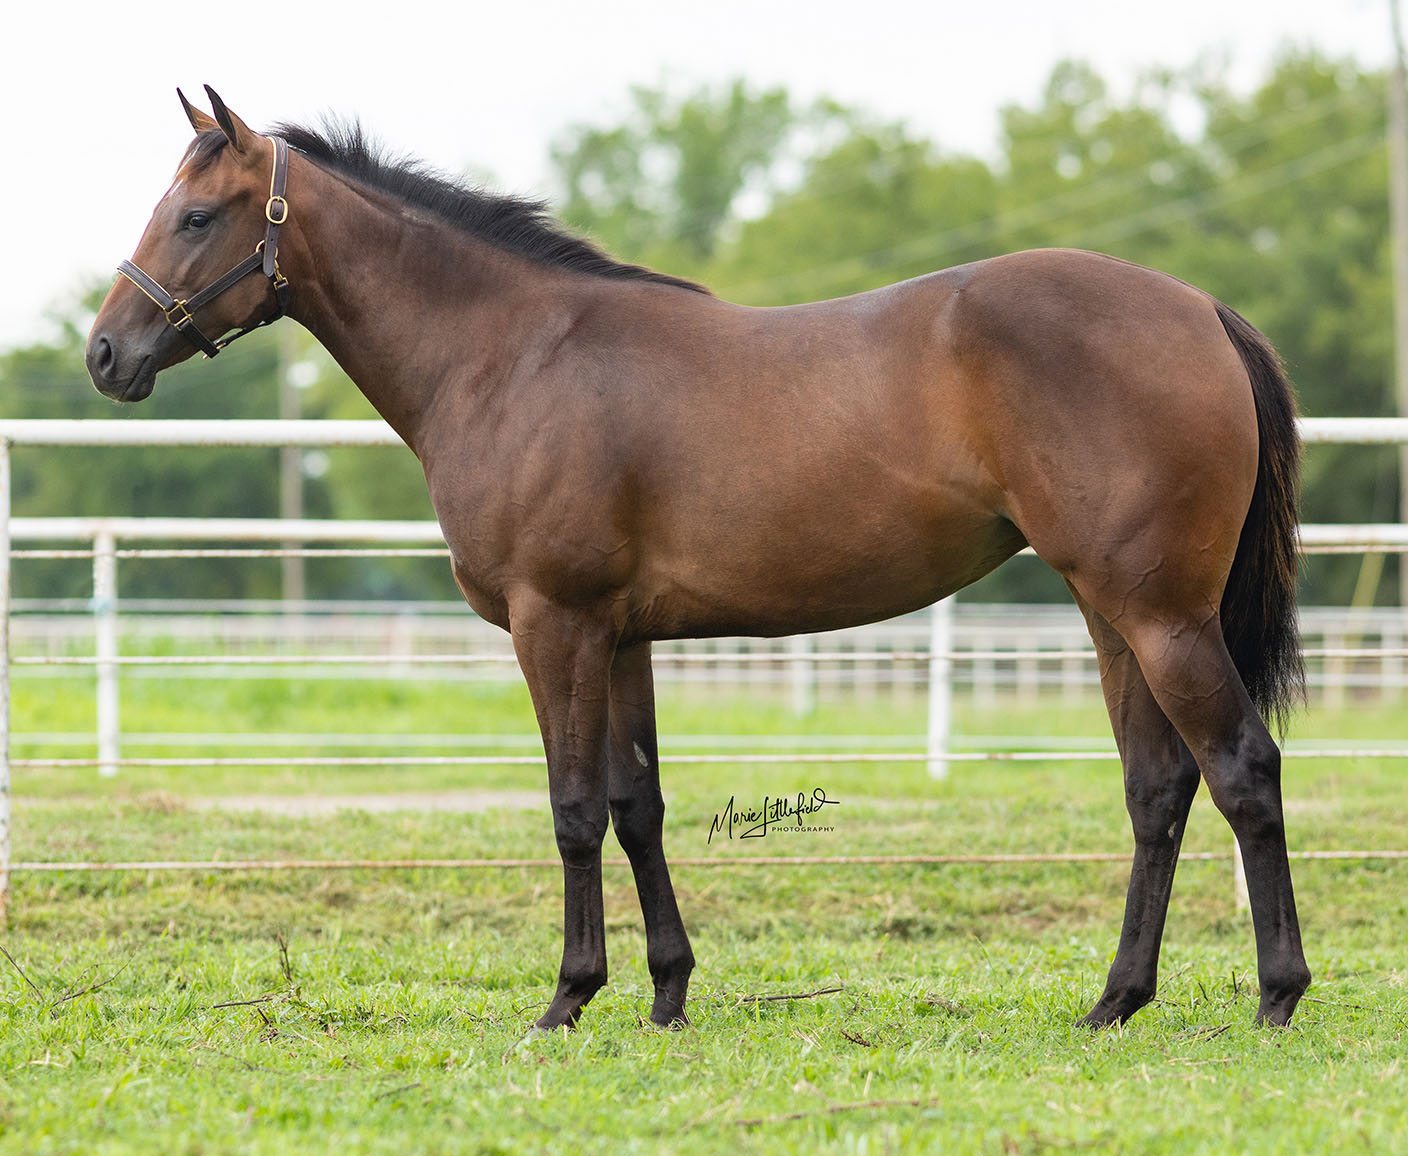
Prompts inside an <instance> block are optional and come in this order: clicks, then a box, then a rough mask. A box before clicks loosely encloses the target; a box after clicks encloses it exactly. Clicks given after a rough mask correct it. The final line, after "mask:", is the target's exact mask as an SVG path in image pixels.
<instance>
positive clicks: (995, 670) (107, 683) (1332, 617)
mask: <svg viewBox="0 0 1408 1156" xmlns="http://www.w3.org/2000/svg"><path fill="white" fill-rule="evenodd" d="M1302 434H1303V437H1304V438H1305V440H1306V442H1307V443H1308V444H1324V443H1337V444H1361V445H1372V444H1408V419H1391V418H1380V419H1357V418H1324V419H1308V420H1305V421H1303V422H1302ZM400 444H401V442H400V439H399V438H397V436H396V435H395V433H394V432H393V431H392V430H391V429H390V428H389V427H388V426H385V425H384V424H383V423H381V422H376V421H351V422H348V421H341V422H333V421H151V422H140V423H139V422H127V421H34V420H29V421H0V905H3V904H4V903H6V902H8V886H9V862H10V769H11V767H12V766H30V767H39V766H46V765H48V766H53V765H70V766H71V765H93V766H97V767H98V768H99V769H100V770H101V771H103V772H104V773H113V772H115V771H116V769H117V768H118V767H120V766H121V765H123V762H124V760H123V758H122V756H121V750H120V733H121V732H120V720H119V711H118V693H117V689H118V672H119V670H123V669H132V668H139V667H144V666H155V665H166V666H181V667H184V668H186V669H189V670H196V669H200V668H202V667H204V668H210V667H212V666H219V667H221V668H223V669H228V668H229V667H231V666H240V665H243V666H251V667H253V666H259V667H271V666H273V667H278V666H284V667H289V666H297V667H300V668H314V667H331V668H333V669H341V670H342V671H344V672H345V671H347V670H350V669H353V668H357V667H361V668H365V667H366V666H368V665H369V664H374V663H383V664H387V665H389V666H390V667H393V668H399V669H403V670H408V669H412V668H416V669H424V668H426V667H427V666H429V667H432V668H434V667H439V668H441V669H447V668H459V669H466V668H477V669H479V670H484V669H499V670H508V669H511V667H512V663H513V656H512V649H511V647H510V646H509V645H508V642H507V638H506V636H503V635H501V634H499V633H498V632H496V631H492V628H489V633H488V634H487V635H483V634H481V635H480V636H479V637H477V638H476V639H475V640H474V642H475V644H474V645H472V646H469V647H466V648H465V649H462V650H459V651H456V652H449V653H447V652H444V651H443V650H441V651H438V652H432V653H424V652H421V651H419V650H417V649H416V648H415V647H408V646H406V645H405V644H404V640H403V643H402V645H400V646H393V647H392V648H390V649H389V650H387V649H382V650H381V651H380V653H379V654H374V655H373V654H368V653H365V652H363V651H362V650H361V649H360V648H358V650H357V651H356V652H353V653H343V654H338V653H331V652H329V650H328V648H327V647H326V646H322V647H319V646H312V647H311V648H310V635H309V633H308V631H307V629H306V626H307V623H308V622H309V620H310V619H312V618H314V617H316V616H314V615H305V616H300V629H299V630H297V631H295V632H294V637H295V638H296V639H297V640H298V643H299V645H300V647H301V648H302V652H300V653H288V652H283V653H273V652H271V650H270V649H269V648H264V649H263V650H262V652H259V651H258V649H257V648H256V652H252V653H242V654H232V653H229V651H228V649H225V650H224V651H223V652H222V653H216V654H211V653H208V652H207V653H204V654H189V655H163V656H155V655H143V654H125V655H123V654H119V647H118V639H119V631H120V629H121V627H120V619H119V615H118V610H119V603H118V599H117V591H118V585H117V583H118V563H119V561H120V560H121V559H125V558H139V557H143V558H149V557H211V556H219V557H239V556H276V555H283V554H287V553H288V552H289V549H288V548H287V547H286V546H278V545H275V544H277V543H288V542H298V543H302V545H301V546H300V547H298V548H297V552H299V553H302V554H303V555H305V556H315V557H316V556H330V555H342V554H347V553H353V552H366V551H368V550H369V549H370V550H373V551H375V552H377V553H396V554H403V555H404V554H413V555H425V554H443V553H445V547H444V542H443V538H442V537H441V535H440V532H439V527H438V525H437V524H436V523H434V522H392V521H376V522H353V521H345V520H344V521H314V520H299V521H288V520H277V519H268V520H264V519H205V518H63V517H50V518H15V517H12V516H11V510H10V455H11V448H12V447H15V446H82V447H99V446H104V447H110V446H175V445H183V446H192V445H195V446H209V447H217V446H245V447H248V446H269V447H274V446H287V445H295V446H300V447H305V448H311V447H338V446H387V445H392V446H394V445H400ZM1302 540H1303V545H1304V547H1305V549H1306V550H1307V552H1321V553H1349V552H1352V553H1364V552H1405V551H1408V526H1405V525H1400V524H1396V523H1393V524H1380V525H1358V526H1314V525H1307V526H1304V527H1302ZM133 542H141V543H143V545H142V546H133V545H130V543H133ZM212 542H219V543H221V545H220V546H219V547H218V548H215V547H211V546H209V545H208V543H212ZM75 543H77V544H78V545H77V546H75V545H74V544H75ZM177 543H180V544H181V545H179V546H178V545H175V544H177ZM192 543H195V545H192ZM231 543H239V545H230V544H231ZM58 544H62V545H58ZM334 544H335V545H334ZM16 546H19V547H20V548H19V549H16V548H15V547H16ZM75 556H81V557H91V559H92V563H93V578H94V597H93V601H92V604H91V605H92V617H91V619H90V621H91V623H92V632H93V633H92V636H93V639H94V645H93V651H92V653H91V654H74V653H72V648H71V647H59V648H57V650H56V648H54V647H43V648H35V647H31V646H29V645H24V646H22V647H21V648H20V650H21V653H12V652H13V649H14V646H13V644H14V642H15V641H16V638H15V637H14V636H13V634H12V611H13V609H14V605H13V600H12V597H11V591H12V586H11V564H12V559H23V558H45V557H75ZM1003 613H1004V616H1006V617H1007V618H1008V619H1009V621H1008V622H1007V623H1005V624H1003V623H997V622H994V621H993V620H992V619H991V618H989V619H988V620H986V621H984V620H983V619H982V618H981V617H980V616H979V615H976V614H972V615H969V614H963V613H960V614H957V615H956V614H955V612H954V608H953V600H952V599H948V600H945V601H944V602H941V603H939V604H938V605H937V606H936V607H935V608H934V609H933V611H932V612H931V613H927V614H926V615H924V616H909V617H908V618H907V619H902V620H897V622H895V623H893V624H887V625H885V626H883V627H879V628H866V629H864V630H861V631H853V632H837V633H836V634H831V635H825V636H819V637H810V636H799V637H797V638H794V639H790V640H781V641H777V640H748V641H746V642H745V641H742V640H723V641H714V642H708V643H699V644H678V645H677V644H670V645H664V646H661V647H660V648H659V659H658V661H659V665H660V666H661V668H662V675H663V676H664V677H669V676H670V673H671V672H679V673H681V674H682V675H683V674H684V672H696V671H701V670H709V669H712V670H713V671H715V672H716V673H717V672H723V673H724V676H725V677H728V678H731V679H735V680H741V681H748V679H749V678H750V677H751V674H748V673H745V672H753V673H762V674H764V675H765V677H770V678H774V679H776V678H778V677H779V676H781V677H784V678H785V679H786V680H787V681H788V684H789V685H790V687H791V693H792V697H793V703H794V706H795V707H796V708H797V709H798V710H805V709H807V708H808V706H809V704H810V702H811V701H812V700H813V698H814V696H815V695H816V693H817V690H818V687H819V686H823V685H825V679H826V673H827V672H828V671H833V672H834V671H836V670H838V669H844V670H845V671H846V673H847V674H848V676H849V677H851V678H852V679H856V678H857V677H858V676H859V678H860V679H861V680H862V681H863V680H864V678H865V677H867V676H870V675H874V677H875V678H876V680H877V681H880V680H881V679H882V673H881V672H883V679H884V681H886V682H887V683H888V684H889V685H891V686H893V685H896V684H899V685H906V684H907V685H910V686H913V687H916V688H922V690H923V692H924V693H925V694H927V697H928V710H929V727H928V736H927V749H926V750H925V751H924V752H923V753H918V752H888V753H886V752H855V753H853V754H840V755H838V754H824V755H823V754H809V753H789V754H785V755H779V754H775V753H768V754H762V755H758V754H754V755H694V756H690V755H684V756H681V757H678V758H676V759H674V760H673V761H676V762H689V761H725V760H735V759H736V760H743V759H746V760H750V761H755V762H758V761H771V760H776V761H787V762H807V761H824V760H831V761H843V760H844V761H886V762H900V761H923V762H925V763H926V764H927V765H928V767H929V770H930V773H931V774H934V775H936V776H941V775H943V774H945V773H946V771H947V767H948V764H949V763H950V762H962V761H969V760H976V759H989V758H1021V759H1033V760H1035V759H1068V758H1080V759H1088V758H1113V757H1115V756H1114V753H1113V750H1110V749H1104V750H1099V751H1078V752H1072V751H1060V752H1056V751H1046V752H1021V753H1020V754H1014V753H1013V752H996V751H992V752H972V751H965V752H956V751H953V750H951V749H950V746H951V736H950V720H951V709H950V703H951V696H952V692H953V687H954V685H955V683H956V682H965V683H967V684H969V685H970V686H971V687H972V689H973V692H974V694H975V696H977V697H978V698H979V699H981V698H982V697H983V696H984V695H985V694H990V693H992V692H993V691H994V688H995V687H996V686H997V684H998V681H999V679H1000V678H1006V677H1010V678H1012V679H1014V680H1015V685H1016V687H1017V688H1018V690H1019V691H1021V690H1023V689H1026V690H1031V691H1033V692H1034V691H1035V688H1037V687H1038V686H1040V685H1041V684H1042V683H1043V682H1049V681H1052V680H1056V681H1059V683H1060V685H1062V686H1063V687H1067V688H1076V687H1078V686H1081V685H1084V684H1088V683H1093V681H1094V677H1095V676H1094V666H1093V654H1092V653H1091V651H1090V648H1089V644H1088V641H1087V640H1086V639H1085V638H1084V637H1083V633H1084V632H1083V629H1082V628H1081V624H1080V620H1079V616H1078V615H1076V614H1074V613H1073V612H1057V616H1055V617H1049V616H1048V615H1049V612H1046V611H1042V612H1040V613H1037V612H1030V613H1032V614H1033V615H1034V617H1035V618H1043V616H1048V617H1045V620H1044V621H1039V622H1038V621H1024V622H1018V623H1013V622H1011V621H1010V618H1011V617H1012V615H1014V614H1015V613H1021V612H1017V611H1013V610H1011V609H1008V610H1004V612H1003ZM459 620H460V621H461V622H469V621H472V619H470V617H469V616H468V615H461V617H460V619H459ZM58 621H62V620H60V619H50V620H49V623H48V626H47V627H46V629H49V630H51V631H53V630H58V629H61V628H60V627H58V626H57V625H56V623H57V622H58ZM284 621H285V622H287V621H288V619H284ZM68 622H70V623H71V622H72V619H71V618H70V619H68ZM166 626H167V628H168V629H169V628H170V626H171V621H170V620H169V619H168V620H167V621H166ZM479 626H481V627H482V626H483V624H479ZM1014 627H1015V630H1016V632H1017V633H1016V636H1015V644H1014ZM1305 627H1306V633H1307V636H1308V639H1309V640H1310V642H1311V645H1310V646H1309V647H1308V648H1307V660H1308V664H1309V665H1310V668H1311V672H1312V679H1313V682H1314V683H1315V684H1316V685H1319V686H1322V687H1324V688H1326V692H1327V693H1330V694H1334V693H1345V692H1346V691H1347V690H1348V691H1353V690H1355V689H1356V688H1359V687H1361V686H1370V687H1374V688H1379V689H1382V688H1389V689H1390V690H1394V691H1396V690H1397V689H1398V688H1402V687H1403V685H1404V667H1405V663H1404V659H1405V657H1408V651H1405V649H1404V635H1405V630H1408V621H1406V620H1405V618H1404V616H1403V615H1402V614H1401V613H1399V612H1396V611H1395V612H1378V611H1374V612H1368V611H1362V612H1345V611H1323V612H1317V613H1315V614H1308V615H1307V616H1306V620H1305ZM491 638H492V640H493V641H492V642H490V641H489V639H491ZM1366 640H1372V641H1373V642H1374V643H1375V644H1374V645H1371V646H1366V645H1365V642H1366ZM19 664H45V665H51V666H53V665H67V666H88V667H92V668H93V669H94V670H95V672H96V685H97V701H98V728H97V731H98V733H97V752H96V756H95V757H94V758H89V759H64V760H55V759H51V760H38V759H30V760H12V759H11V757H10V738H11V726H10V722H11V720H10V698H9V683H10V668H11V666H12V665H19ZM862 672H863V673H862ZM1287 753H1288V755H1290V756H1291V757H1296V756H1297V755H1300V756H1302V757H1331V756H1336V755H1340V756H1343V755H1348V754H1355V755H1360V756H1364V755H1366V754H1370V753H1372V754H1376V755H1380V756H1382V757H1402V756H1404V755H1408V749H1405V750H1398V749H1395V748H1387V749H1383V750H1378V751H1374V752H1367V751H1363V750H1349V749H1348V748H1346V749H1344V750H1336V751H1316V752H1292V751H1288V752H1287ZM129 761H130V760H129ZM262 761H268V762H271V763H277V764H278V765H285V766H286V765H290V764H291V763H297V762H300V761H304V762H310V763H313V762H319V761H328V762H337V763H342V764H345V763H346V762H347V759H346V758H331V759H327V760H321V759H316V758H314V759H306V760H300V759H297V758H288V757H284V756H280V757H279V758H277V759H272V760H262V759H260V758H258V757H255V756H251V757H249V758H244V759H238V758H233V759H200V758H194V757H180V758H173V759H170V760H157V759H143V760H141V762H142V763H143V764H146V765H150V764H152V763H163V762H170V763H171V764H173V765H182V766H193V765H202V764H228V763H235V762H241V763H245V764H251V763H255V764H257V763H259V762H262ZM370 761H374V762H377V763H380V764H383V765H386V764H394V763H396V762H414V763H417V764H422V765H423V764H424V763H425V762H426V761H427V759H426V758H425V757H424V756H421V757H406V758H401V759H397V758H380V757H371V759H370ZM431 761H436V762H442V761H443V762H453V763H460V764H473V763H476V762H493V763H496V764H501V763H504V762H514V761H532V762H537V761H539V758H538V756H536V755H525V756H521V757H519V756H474V755H461V756H442V757H437V758H435V759H433V760H431ZM68 866H72V865H68Z"/></svg>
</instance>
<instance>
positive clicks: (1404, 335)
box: [1388, 0, 1408, 610]
mask: <svg viewBox="0 0 1408 1156" xmlns="http://www.w3.org/2000/svg"><path fill="white" fill-rule="evenodd" d="M1388 10H1389V21H1390V24H1391V25H1392V29H1393V37H1392V41H1393V64H1392V67H1391V68H1390V69H1389V78H1388V200H1389V237H1390V242H1391V247H1392V250H1393V256H1392V262H1393V363H1394V365H1393V368H1394V395H1395V397H1396V398H1397V401H1398V414H1399V416H1400V417H1408V96H1405V93H1404V88H1405V79H1404V73H1405V68H1404V61H1403V23H1402V20H1401V18H1400V16H1399V11H1398V0H1388ZM1398 517H1399V520H1400V521H1403V522H1408V446H1400V447H1399V449H1398ZM1398 605H1399V606H1400V607H1402V608H1404V609H1405V610H1408V556H1405V555H1400V556H1399V559H1398Z"/></svg>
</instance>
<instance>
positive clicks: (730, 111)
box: [552, 80, 826, 265]
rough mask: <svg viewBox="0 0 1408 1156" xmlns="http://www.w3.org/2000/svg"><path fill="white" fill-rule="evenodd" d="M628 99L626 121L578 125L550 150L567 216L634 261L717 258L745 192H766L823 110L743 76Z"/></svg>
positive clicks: (640, 91)
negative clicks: (793, 143) (754, 86)
mask: <svg viewBox="0 0 1408 1156" xmlns="http://www.w3.org/2000/svg"><path fill="white" fill-rule="evenodd" d="M631 104H632V107H631V110H630V112H629V113H628V115H627V117H626V119H625V121H624V122H622V123H621V124H619V125H616V126H613V127H610V128H599V127H593V126H588V125H578V126H576V127H575V128H573V129H570V130H569V131H568V132H567V133H566V134H565V136H564V137H563V139H562V140H560V141H559V142H558V143H557V144H556V145H555V146H554V147H553V150H552V160H553V165H554V168H555V169H556V172H557V175H558V179H559V181H560V182H561V184H562V186H563V189H564V191H565V197H564V199H563V202H562V206H561V211H562V216H563V218H564V219H565V220H566V221H567V222H568V223H569V224H571V225H574V226H576V227H578V228H581V229H585V230H586V231H588V232H590V233H591V234H593V235H594V236H596V237H597V238H599V239H600V240H601V241H602V242H603V243H604V244H605V245H606V246H607V247H608V248H609V249H611V250H612V251H613V252H615V253H617V254H619V255H620V256H623V257H626V258H628V259H630V260H655V259H660V258H663V259H664V260H665V261H667V262H668V261H669V259H670V258H675V257H677V258H679V259H681V260H682V261H683V262H684V263H685V264H686V265H696V264H699V263H701V262H704V261H706V260H708V258H709V257H710V256H712V255H713V253H714V251H715V249H716V248H717V247H718V244H719V241H720V237H721V233H722V230H723V228H724V226H725V224H726V223H727V222H728V221H729V220H730V219H731V217H732V215H733V214H734V211H735V209H736V206H737V202H738V199H739V196H740V194H742V193H743V192H745V190H751V189H759V190H765V189H767V188H768V186H769V183H770V181H772V180H774V179H776V177H777V174H778V169H779V168H780V167H781V162H782V161H783V160H784V158H785V157H786V155H787V145H788V143H789V140H790V139H791V138H793V137H794V136H795V135H796V134H797V133H798V132H799V130H800V129H801V128H802V127H803V126H804V124H807V123H813V122H815V121H816V120H817V119H818V118H820V119H825V115H826V112H825V110H824V109H820V110H814V111H813V112H812V113H810V114H798V113H797V112H796V111H794V109H793V108H792V104H791V101H790V100H789V99H788V96H787V93H786V92H784V91H783V90H782V89H780V88H774V89H769V90H767V91H765V92H761V93H756V94H755V93H753V92H751V91H750V90H749V88H748V86H747V85H746V84H745V83H744V82H743V81H742V80H735V81H734V82H733V83H732V84H730V85H729V86H728V87H727V88H725V89H723V90H722V91H714V90H711V89H708V88H701V89H699V90H697V91H696V92H694V93H692V94H690V95H689V96H685V97H682V98H680V97H675V96H672V95H671V94H670V93H669V92H667V91H666V90H664V89H658V88H633V89H632V90H631Z"/></svg>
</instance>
